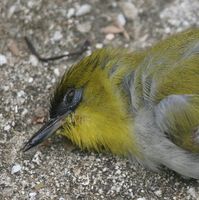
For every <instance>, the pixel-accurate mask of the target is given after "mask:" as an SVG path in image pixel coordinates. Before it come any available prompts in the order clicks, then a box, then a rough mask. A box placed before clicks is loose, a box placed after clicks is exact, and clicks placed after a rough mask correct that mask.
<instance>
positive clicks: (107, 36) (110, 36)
mask: <svg viewBox="0 0 199 200" xmlns="http://www.w3.org/2000/svg"><path fill="white" fill-rule="evenodd" d="M105 38H106V39H107V40H113V39H114V38H115V35H114V34H112V33H109V34H107V35H106V37H105Z"/></svg>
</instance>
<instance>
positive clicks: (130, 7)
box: [120, 2, 138, 20]
mask: <svg viewBox="0 0 199 200" xmlns="http://www.w3.org/2000/svg"><path fill="white" fill-rule="evenodd" d="M120 6H121V8H122V10H123V13H124V15H125V17H126V18H128V19H130V20H135V18H136V17H137V16H138V9H137V8H136V7H135V6H134V4H132V3H131V2H122V3H120Z"/></svg>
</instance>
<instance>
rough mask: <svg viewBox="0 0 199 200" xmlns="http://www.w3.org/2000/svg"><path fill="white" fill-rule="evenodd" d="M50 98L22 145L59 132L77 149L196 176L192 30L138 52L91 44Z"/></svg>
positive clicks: (198, 73) (198, 119) (196, 41)
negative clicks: (42, 116) (43, 114)
mask: <svg viewBox="0 0 199 200" xmlns="http://www.w3.org/2000/svg"><path fill="white" fill-rule="evenodd" d="M49 101H50V108H49V120H48V121H47V122H46V123H45V124H44V125H43V126H42V128H41V129H39V131H38V132H36V133H35V134H34V135H33V136H32V137H31V138H30V139H29V140H28V142H26V144H25V145H24V147H23V150H24V151H27V150H29V149H31V148H32V147H35V146H37V145H38V144H40V143H42V142H43V141H44V140H46V139H47V138H48V137H50V136H51V135H52V134H55V133H56V132H59V134H61V135H63V136H65V137H67V138H68V139H69V140H71V141H72V142H73V143H74V144H75V145H77V146H78V147H79V148H81V149H86V150H88V151H96V152H110V153H112V154H114V155H117V156H122V157H126V158H128V159H130V160H132V159H133V160H134V159H135V160H137V161H138V162H139V163H141V164H142V165H143V166H145V167H147V168H149V169H151V170H153V171H159V170H161V169H162V168H165V167H166V168H169V169H170V170H173V171H175V172H176V173H178V174H180V175H182V176H183V177H187V178H193V179H199V29H198V28H192V29H188V30H185V31H183V32H180V33H176V34H173V35H171V36H169V37H167V38H166V39H163V40H161V41H159V42H157V43H156V44H154V45H153V46H151V47H148V48H147V49H145V50H139V51H130V50H128V49H126V48H124V49H122V48H111V47H107V48H102V49H98V50H95V51H94V52H93V53H91V55H89V56H87V57H84V58H82V59H81V60H80V61H79V62H77V63H76V64H74V65H72V66H71V67H70V68H69V69H67V70H66V71H65V72H64V74H63V76H62V78H61V79H60V81H59V82H58V83H57V85H56V87H55V90H54V93H53V94H52V96H51V98H50V100H49ZM58 130H59V131H58Z"/></svg>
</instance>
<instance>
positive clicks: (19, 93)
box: [17, 90, 26, 97]
mask: <svg viewBox="0 0 199 200" xmlns="http://www.w3.org/2000/svg"><path fill="white" fill-rule="evenodd" d="M25 95H26V93H25V92H24V91H23V90H20V91H19V92H17V97H24V96H25Z"/></svg>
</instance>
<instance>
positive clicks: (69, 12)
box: [67, 8, 75, 19]
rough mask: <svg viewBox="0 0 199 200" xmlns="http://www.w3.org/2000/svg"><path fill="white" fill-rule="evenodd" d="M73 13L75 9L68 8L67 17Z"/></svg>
mask: <svg viewBox="0 0 199 200" xmlns="http://www.w3.org/2000/svg"><path fill="white" fill-rule="evenodd" d="M74 15H75V9H74V8H69V9H68V13H67V18H68V19H70V18H71V17H73V16H74Z"/></svg>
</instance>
